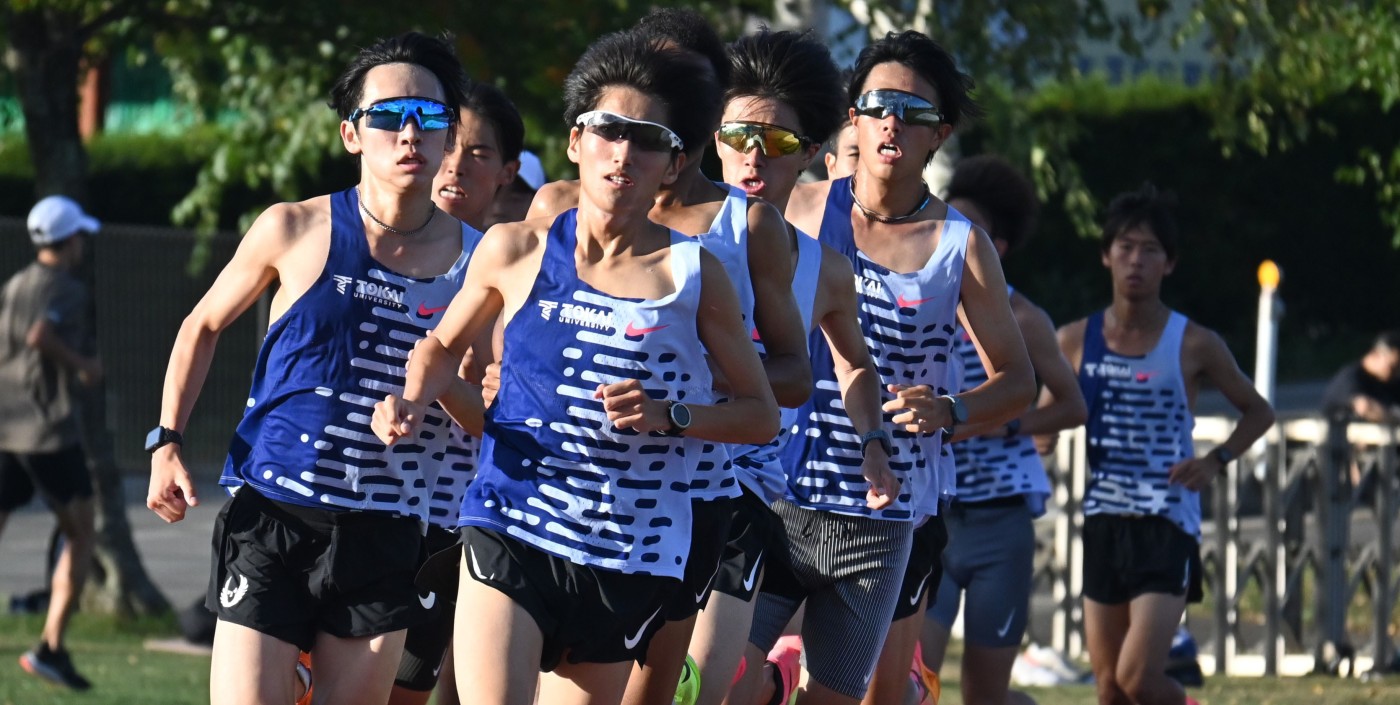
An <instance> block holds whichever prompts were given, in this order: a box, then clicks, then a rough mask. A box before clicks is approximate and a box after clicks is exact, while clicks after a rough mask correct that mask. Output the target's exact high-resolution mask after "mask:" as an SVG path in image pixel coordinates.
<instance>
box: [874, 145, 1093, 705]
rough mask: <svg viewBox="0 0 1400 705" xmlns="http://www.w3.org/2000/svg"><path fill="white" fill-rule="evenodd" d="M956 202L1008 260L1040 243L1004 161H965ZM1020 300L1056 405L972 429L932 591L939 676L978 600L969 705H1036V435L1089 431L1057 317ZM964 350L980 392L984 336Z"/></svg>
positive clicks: (930, 638)
mask: <svg viewBox="0 0 1400 705" xmlns="http://www.w3.org/2000/svg"><path fill="white" fill-rule="evenodd" d="M947 201H948V205H949V206H951V207H953V208H956V209H957V210H958V212H960V213H962V214H963V215H966V216H967V217H968V219H970V220H971V221H972V222H973V223H975V224H976V225H977V226H978V227H980V228H982V229H983V230H984V231H986V233H987V235H988V236H989V237H991V239H992V245H993V246H994V247H995V248H996V250H997V253H998V254H999V255H1000V256H1001V257H1002V258H1003V259H1004V258H1005V257H1006V256H1007V255H1009V254H1010V253H1012V252H1015V251H1016V250H1017V249H1018V248H1019V247H1021V246H1022V245H1023V244H1025V242H1026V240H1027V239H1028V238H1029V237H1030V235H1031V233H1032V232H1033V231H1034V228H1035V215H1036V211H1037V209H1038V207H1039V203H1038V202H1037V200H1036V196H1035V188H1034V187H1033V186H1032V185H1031V183H1030V181H1029V180H1028V179H1026V177H1024V176H1022V175H1021V174H1020V173H1019V172H1017V171H1016V169H1015V168H1014V167H1012V166H1011V165H1010V164H1008V163H1007V162H1006V161H1005V160H1003V159H1000V158H998V157H994V156H976V157H971V158H968V159H963V160H962V161H960V162H958V163H957V165H956V166H955V167H954V168H953V178H952V180H951V181H950V182H949V184H948V195H947ZM1008 290H1009V287H1008ZM1009 293H1010V296H1011V311H1012V313H1014V314H1015V315H1016V322H1017V324H1018V325H1019V326H1020V328H1021V337H1022V338H1023V339H1024V340H1025V341H1026V350H1027V352H1028V353H1029V355H1030V359H1031V366H1032V367H1033V368H1034V369H1035V374H1036V378H1037V379H1038V380H1040V381H1041V383H1043V384H1044V385H1045V386H1046V387H1047V388H1048V389H1049V390H1050V393H1051V394H1052V395H1053V397H1054V402H1053V403H1051V404H1049V405H1047V406H1043V407H1041V408H1038V409H1033V410H1032V409H1028V410H1027V411H1026V413H1024V414H1021V415H1020V416H1017V417H1016V418H1013V419H1011V420H1010V421H1008V422H1006V423H1005V424H1001V425H997V426H991V427H987V426H983V427H974V426H968V427H966V428H964V429H962V430H960V431H959V432H958V433H957V435H956V436H955V437H954V439H953V440H954V441H955V443H954V446H953V448H954V451H953V457H954V458H955V460H956V463H957V495H956V497H955V498H954V499H953V502H952V504H951V506H950V507H949V508H948V511H947V513H946V514H945V518H946V521H947V535H948V545H947V548H946V549H945V550H944V552H943V554H942V565H941V567H940V568H939V569H938V570H936V571H935V572H936V573H941V575H942V578H941V580H939V579H938V578H937V576H935V577H934V578H932V579H931V580H930V582H929V585H930V588H929V591H930V592H932V593H933V594H934V595H936V599H932V598H931V599H930V602H931V603H932V606H931V607H930V608H929V612H928V616H929V617H930V619H928V620H926V621H924V622H923V657H924V665H926V666H927V667H928V669H929V670H930V671H931V672H933V673H937V672H939V671H940V670H941V669H942V667H943V656H944V653H945V650H946V649H947V646H948V636H949V631H950V630H951V629H952V626H953V622H954V621H955V620H956V619H957V616H958V609H959V603H960V602H962V601H963V600H964V599H966V612H965V614H964V615H963V625H964V627H963V631H964V636H963V642H964V649H963V655H962V666H961V667H962V677H961V678H960V679H959V681H958V682H959V684H960V686H961V688H962V696H963V702H965V703H968V704H969V705H979V704H982V703H987V704H991V705H1002V703H1020V704H1021V705H1026V704H1028V703H1033V702H1034V701H1033V700H1032V699H1031V698H1030V697H1029V696H1027V695H1025V694H1024V693H1013V692H1008V690H1007V688H1008V684H1009V682H1010V678H1011V666H1012V663H1014V662H1015V660H1016V652H1017V648H1018V647H1019V646H1020V644H1021V638H1022V636H1024V634H1025V631H1026V624H1027V622H1028V621H1029V617H1030V597H1031V589H1032V587H1033V578H1032V572H1033V562H1034V559H1035V527H1034V526H1033V521H1034V519H1035V517H1038V516H1040V515H1041V514H1043V513H1044V512H1045V501H1046V499H1047V498H1048V497H1049V495H1050V481H1049V477H1048V476H1047V475H1046V473H1045V467H1044V466H1043V465H1042V464H1041V462H1040V455H1039V454H1038V453H1036V450H1035V444H1034V442H1033V441H1032V440H1031V436H1032V435H1034V434H1038V433H1052V432H1057V431H1061V430H1064V429H1068V428H1073V427H1075V426H1078V425H1080V424H1082V423H1084V418H1085V414H1086V412H1085V406H1084V398H1083V397H1082V396H1080V394H1079V384H1078V382H1077V381H1076V380H1075V376H1074V370H1072V369H1070V366H1069V363H1068V362H1066V361H1065V358H1064V356H1063V355H1062V354H1061V353H1060V348H1059V345H1058V344H1057V343H1056V341H1055V327H1054V324H1053V323H1051V321H1050V317H1049V316H1048V315H1046V313H1045V311H1043V310H1042V309H1041V308H1040V307H1038V306H1036V305H1035V304H1034V303H1032V302H1031V301H1030V300H1029V299H1027V298H1026V297H1025V295H1024V294H1021V293H1020V292H1016V291H1010V290H1009ZM956 347H957V353H958V357H959V359H960V361H961V365H960V367H961V369H962V379H961V380H960V384H961V387H960V388H961V389H962V390H963V391H968V390H972V389H976V388H977V386H978V385H980V384H982V382H983V381H984V380H986V375H987V373H986V370H985V369H984V368H983V367H982V360H981V358H980V357H979V356H978V354H977V346H976V344H975V343H974V342H973V340H972V336H971V335H970V334H969V333H968V332H967V331H966V329H964V328H962V327H959V330H958V334H957V343H956ZM963 439H966V440H963ZM957 441H961V442H957ZM900 607H901V608H903V607H904V605H903V604H901V605H900ZM896 614H898V613H896ZM920 614H922V612H921V613H920ZM891 631H894V629H892V630H891ZM915 631H916V633H917V629H916V630H915Z"/></svg>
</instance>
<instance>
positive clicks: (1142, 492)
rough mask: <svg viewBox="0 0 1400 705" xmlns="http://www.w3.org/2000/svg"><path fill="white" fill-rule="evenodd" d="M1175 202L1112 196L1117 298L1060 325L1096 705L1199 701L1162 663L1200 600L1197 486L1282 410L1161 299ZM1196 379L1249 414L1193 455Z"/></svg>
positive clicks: (1107, 253)
mask: <svg viewBox="0 0 1400 705" xmlns="http://www.w3.org/2000/svg"><path fill="white" fill-rule="evenodd" d="M1173 205H1174V204H1173V202H1172V199H1171V198H1170V197H1169V196H1166V195H1163V194H1160V193H1158V192H1157V190H1156V189H1155V188H1153V187H1152V185H1151V184H1146V185H1144V186H1143V187H1142V188H1141V189H1139V190H1137V191H1135V192H1130V193H1124V194H1120V195H1119V196H1118V197H1116V198H1114V199H1113V202H1112V203H1111V204H1110V205H1109V207H1108V216H1107V218H1106V219H1105V221H1104V227H1103V242H1102V245H1101V247H1102V251H1103V254H1102V261H1103V266H1104V267H1106V268H1107V269H1108V270H1109V272H1110V274H1111V275H1112V277H1113V303H1112V304H1110V305H1109V307H1108V308H1107V309H1104V310H1103V311H1099V312H1097V313H1094V314H1092V315H1090V316H1089V317H1088V318H1084V319H1081V320H1078V321H1075V322H1073V323H1070V324H1069V325H1067V326H1065V327H1063V328H1061V329H1060V332H1059V340H1060V349H1061V350H1063V351H1064V354H1065V357H1066V358H1068V359H1069V362H1070V364H1071V365H1072V366H1074V368H1075V369H1076V370H1078V374H1079V386H1080V389H1081V390H1082V391H1083V393H1084V399H1085V401H1086V402H1088V405H1089V421H1088V424H1087V427H1088V428H1087V430H1088V436H1089V450H1088V453H1089V457H1088V461H1089V484H1088V487H1087V488H1086V489H1085V496H1084V514H1085V519H1084V631H1085V638H1086V641H1087V646H1088V649H1089V659H1090V663H1091V665H1092V666H1093V669H1094V678H1095V682H1096V684H1097V688H1098V695H1099V703H1100V704H1101V705H1127V704H1128V703H1135V704H1136V705H1181V703H1183V702H1191V699H1190V698H1188V697H1187V696H1186V694H1185V692H1184V691H1183V690H1182V689H1181V686H1180V685H1178V684H1177V683H1176V681H1174V680H1172V679H1171V678H1169V677H1168V676H1167V675H1166V666H1167V651H1168V649H1170V647H1171V641H1172V635H1173V634H1175V633H1176V628H1177V625H1178V624H1179V623H1180V622H1181V615H1182V612H1183V611H1184V610H1185V609H1186V603H1187V602H1188V601H1195V602H1199V601H1200V599H1201V562H1200V540H1201V533H1200V531H1201V528H1200V527H1201V499H1200V495H1199V494H1198V493H1199V492H1200V490H1201V489H1203V488H1205V487H1207V486H1208V485H1210V483H1212V482H1214V481H1215V479H1216V478H1218V477H1220V476H1222V475H1223V474H1224V473H1225V467H1226V465H1228V464H1229V463H1230V461H1232V460H1234V459H1235V458H1236V457H1238V456H1239V454H1241V453H1243V452H1244V451H1245V450H1246V449H1248V448H1249V446H1250V445H1251V444H1253V443H1254V441H1255V440H1257V439H1258V438H1259V437H1260V436H1262V435H1264V432H1265V431H1267V430H1268V429H1269V427H1270V426H1271V425H1273V421H1274V412H1273V409H1272V408H1271V407H1270V406H1269V404H1268V402H1266V401H1265V400H1264V398H1263V397H1261V396H1259V394H1258V392H1256V391H1254V386H1253V385H1252V384H1250V381H1249V379H1248V378H1246V377H1245V376H1244V373H1243V372H1241V371H1240V368H1239V366H1238V365H1237V364H1235V358H1234V356H1232V355H1231V354H1230V350H1229V348H1227V347H1225V342H1224V341H1223V340H1221V339H1220V336H1219V335H1217V334H1216V333H1214V332H1213V331H1211V330H1209V329H1207V328H1204V327H1202V326H1200V325H1198V324H1196V323H1194V322H1191V321H1189V320H1188V319H1187V318H1186V317H1185V316H1183V315H1181V314H1180V313H1177V312H1175V311H1172V310H1171V309H1169V308H1167V305H1166V304H1164V303H1162V298H1161V292H1162V280H1163V279H1164V278H1165V277H1166V276H1167V275H1169V274H1171V271H1172V269H1173V268H1174V267H1175V266H1176V261H1177V254H1178V251H1179V248H1180V245H1179V242H1180V236H1179V234H1178V230H1177V224H1176V219H1175V217H1174V216H1173V215H1172V206H1173ZM1202 383H1208V384H1211V385H1213V386H1215V387H1216V388H1217V389H1219V390H1220V391H1221V392H1222V393H1223V394H1224V395H1225V398H1226V399H1228V400H1229V401H1230V403H1231V404H1232V405H1234V407H1235V408H1236V409H1238V410H1239V411H1240V413H1241V418H1240V421H1239V423H1238V424H1237V425H1236V426H1235V430H1234V431H1233V432H1232V433H1231V434H1230V437H1229V438H1227V439H1226V440H1225V442H1224V443H1222V444H1220V445H1219V446H1216V447H1215V448H1213V449H1211V450H1210V451H1209V452H1207V453H1206V454H1205V455H1203V456H1201V457H1196V453H1195V448H1194V446H1193V443H1192V439H1191V428H1192V426H1193V424H1194V420H1193V417H1192V415H1191V410H1192V407H1193V406H1194V405H1195V401H1196V391H1197V390H1198V389H1199V388H1200V386H1201V384H1202ZM1051 401H1053V397H1051Z"/></svg>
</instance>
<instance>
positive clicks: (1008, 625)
mask: <svg viewBox="0 0 1400 705" xmlns="http://www.w3.org/2000/svg"><path fill="white" fill-rule="evenodd" d="M1014 619H1016V610H1011V614H1008V615H1006V624H1003V625H1001V629H998V630H997V636H999V637H1001V636H1006V633H1007V632H1009V631H1011V622H1012V620H1014Z"/></svg>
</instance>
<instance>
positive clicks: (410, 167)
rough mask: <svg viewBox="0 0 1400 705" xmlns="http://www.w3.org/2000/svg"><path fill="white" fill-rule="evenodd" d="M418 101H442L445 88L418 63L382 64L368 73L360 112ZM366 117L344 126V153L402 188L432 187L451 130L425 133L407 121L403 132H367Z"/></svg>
mask: <svg viewBox="0 0 1400 705" xmlns="http://www.w3.org/2000/svg"><path fill="white" fill-rule="evenodd" d="M400 96H414V97H419V98H430V99H432V100H436V101H439V102H441V101H442V100H443V98H444V96H443V92H442V84H441V83H439V82H438V80H437V77H436V76H434V75H433V74H432V72H431V71H428V70H427V69H425V68H423V67H422V66H418V65H417V64H382V65H380V66H376V67H374V68H372V69H370V70H369V72H367V73H366V74H365V82H364V96H363V97H362V98H360V102H359V106H358V107H366V106H369V105H371V104H373V103H375V102H377V101H380V100H384V99H386V98H397V97H400ZM366 121H367V120H366V118H363V117H362V118H360V119H359V120H357V121H356V122H355V123H353V124H352V123H350V122H348V121H343V122H341V124H340V136H341V140H342V142H343V143H344V144H345V149H346V150H347V151H349V152H350V153H351V154H358V155H360V157H361V172H362V174H363V172H366V171H367V172H369V175H371V176H373V177H374V178H376V179H380V180H383V181H386V182H388V183H390V184H393V185H395V186H397V187H399V188H407V187H409V186H417V185H422V186H428V185H429V184H431V183H432V179H433V176H434V175H435V174H437V172H438V169H439V167H440V166H441V164H442V158H443V153H444V152H445V150H446V149H447V133H448V132H450V130H433V131H428V132H424V131H422V130H420V129H419V128H418V123H417V122H415V121H413V120H408V121H407V122H405V123H404V126H403V129H401V130H398V131H393V130H380V129H376V128H373V127H368V126H367V125H366V124H365V123H366Z"/></svg>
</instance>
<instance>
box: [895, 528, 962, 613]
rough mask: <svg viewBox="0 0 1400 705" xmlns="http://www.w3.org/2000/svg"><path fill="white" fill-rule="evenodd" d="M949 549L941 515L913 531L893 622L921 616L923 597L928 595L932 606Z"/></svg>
mask: <svg viewBox="0 0 1400 705" xmlns="http://www.w3.org/2000/svg"><path fill="white" fill-rule="evenodd" d="M947 545H948V529H947V527H946V526H945V525H944V523H943V517H942V516H941V515H936V516H931V517H929V518H928V520H927V521H925V522H924V523H923V524H922V525H921V526H919V528H917V529H914V537H913V540H912V541H911V542H910V548H909V564H908V565H907V566H905V568H904V582H903V583H902V584H900V586H899V601H898V602H896V603H894V617H893V618H892V619H891V620H890V621H891V622H898V621H899V620H901V619H904V618H905V617H908V616H910V615H912V614H914V613H916V612H918V611H919V602H920V600H922V599H923V597H924V595H928V604H929V605H932V604H933V600H934V597H935V596H936V595H937V593H938V583H939V582H940V581H941V580H943V548H944V547H945V546H947Z"/></svg>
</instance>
